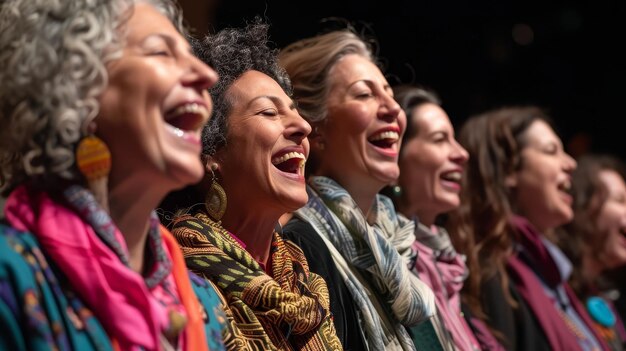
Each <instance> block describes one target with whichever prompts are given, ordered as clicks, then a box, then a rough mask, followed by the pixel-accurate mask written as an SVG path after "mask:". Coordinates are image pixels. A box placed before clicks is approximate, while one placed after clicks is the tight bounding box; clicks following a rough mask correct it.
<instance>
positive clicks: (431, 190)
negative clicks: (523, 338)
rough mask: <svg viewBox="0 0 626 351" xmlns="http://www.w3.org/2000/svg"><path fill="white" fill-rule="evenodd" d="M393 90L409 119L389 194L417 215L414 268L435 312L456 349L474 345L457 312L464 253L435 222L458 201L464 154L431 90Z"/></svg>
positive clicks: (489, 342)
mask: <svg viewBox="0 0 626 351" xmlns="http://www.w3.org/2000/svg"><path fill="white" fill-rule="evenodd" d="M394 94H395V98H396V100H397V101H398V103H399V104H400V106H402V109H403V110H404V112H405V113H406V115H407V119H408V121H407V128H406V132H405V134H404V137H403V139H402V147H401V149H400V158H399V162H398V163H399V166H400V177H399V178H398V182H397V185H396V186H395V187H393V188H392V189H394V190H395V192H393V193H392V199H394V203H395V204H396V208H397V209H398V210H399V212H401V214H402V215H404V216H406V218H416V219H417V220H419V223H418V227H417V230H416V231H415V234H416V237H417V240H416V241H415V243H414V244H413V247H414V249H415V250H416V251H417V252H418V260H417V261H416V265H415V269H416V270H417V272H418V274H419V277H420V279H421V280H422V281H423V282H425V283H426V284H427V285H428V286H430V287H431V288H432V289H433V292H434V293H435V298H436V300H435V301H436V304H437V311H438V312H439V315H440V316H441V317H442V320H443V324H444V327H445V329H446V331H447V332H448V333H449V335H450V336H451V338H452V340H453V342H454V346H455V348H456V349H457V350H478V349H480V346H479V343H478V341H477V340H476V337H475V336H474V333H473V332H472V330H471V329H470V327H469V325H468V324H467V323H466V322H465V319H464V318H463V314H462V313H461V301H460V294H461V288H462V287H463V281H464V280H465V278H466V277H467V275H468V271H467V267H466V266H465V257H463V256H462V255H459V254H458V253H457V252H456V250H455V249H454V247H453V246H452V242H451V241H450V236H449V235H448V233H447V232H446V230H445V229H444V228H443V227H440V226H438V225H437V221H438V219H441V216H442V215H444V214H446V213H447V212H449V211H451V210H453V209H455V208H457V207H458V206H459V205H460V198H459V193H460V191H461V183H460V182H461V177H462V175H463V172H464V169H465V165H466V163H467V159H468V154H467V151H466V150H465V149H464V148H463V147H462V146H461V145H459V143H458V142H457V141H456V139H455V138H454V128H453V127H452V123H451V122H450V118H449V117H448V115H447V114H446V112H445V111H444V110H443V109H442V108H441V102H440V100H439V98H438V97H437V95H436V94H435V93H434V92H432V91H430V90H428V89H424V88H420V87H415V86H409V85H401V86H397V87H394ZM480 336H481V341H482V343H483V344H484V348H485V349H489V350H496V349H498V347H500V349H501V346H499V345H498V343H497V341H495V339H493V337H492V336H491V335H490V334H489V333H486V334H485V333H483V334H481V335H480ZM485 339H486V340H485Z"/></svg>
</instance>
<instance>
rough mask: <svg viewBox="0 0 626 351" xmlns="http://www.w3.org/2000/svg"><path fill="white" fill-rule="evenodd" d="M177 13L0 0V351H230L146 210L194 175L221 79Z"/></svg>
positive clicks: (109, 3) (74, 1)
mask: <svg viewBox="0 0 626 351" xmlns="http://www.w3.org/2000/svg"><path fill="white" fill-rule="evenodd" d="M179 23H180V16H179V15H178V14H177V12H176V11H175V7H174V5H173V3H170V2H169V1H168V0H138V1H134V0H106V1H105V0H58V1H33V0H7V1H3V2H2V5H1V7H0V79H1V80H2V84H0V124H2V128H1V129H0V174H1V177H0V178H1V180H2V182H3V187H4V190H5V193H6V194H8V199H7V202H6V205H5V209H4V216H5V220H4V222H5V223H6V225H0V252H1V254H0V325H2V332H0V349H2V350H96V349H97V350H111V349H115V350H139V349H141V350H194V351H195V350H207V349H208V348H209V347H210V348H211V349H218V350H219V349H221V348H223V343H222V341H221V337H220V334H221V329H222V328H221V325H220V314H219V309H218V308H217V306H218V303H219V299H218V297H217V295H216V293H215V291H214V290H212V289H211V288H210V286H209V285H208V284H206V283H205V282H203V281H202V280H201V279H199V278H198V277H195V279H193V283H192V282H191V281H190V275H189V273H188V271H187V269H186V266H185V262H184V259H183V257H182V254H181V252H180V249H179V248H178V246H177V245H176V241H175V240H174V239H173V238H172V236H171V234H170V233H169V232H168V231H167V230H166V229H165V228H163V227H160V226H159V223H158V218H157V216H156V213H155V212H154V211H153V209H154V208H155V207H156V206H157V205H158V204H159V202H160V201H161V199H162V198H164V197H165V195H166V194H167V193H168V192H170V191H172V190H174V189H177V188H180V187H182V186H185V185H187V184H190V183H194V182H197V181H198V180H199V179H200V177H201V176H202V174H203V168H202V164H201V162H200V160H199V154H200V147H199V144H200V129H201V127H202V125H203V124H204V123H205V122H206V121H207V119H208V117H209V115H210V111H211V100H210V97H209V96H208V94H207V92H206V89H207V88H208V87H210V86H212V85H213V84H214V83H215V81H216V80H217V75H216V74H215V72H214V71H213V70H211V69H210V68H209V67H208V66H207V65H205V64H204V63H202V62H201V61H199V60H198V59H197V58H196V57H195V56H194V55H193V54H192V53H191V50H190V47H189V43H188V42H187V40H186V39H185V37H184V36H183V35H182V34H181V31H180V27H179V25H178V24H179ZM194 290H195V293H194ZM198 299H200V300H201V301H202V302H203V305H204V306H205V312H206V317H208V318H203V313H202V310H201V305H200V304H199V301H198ZM222 313H223V312H222Z"/></svg>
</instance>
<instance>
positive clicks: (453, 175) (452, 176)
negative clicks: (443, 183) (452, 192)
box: [441, 172, 462, 182]
mask: <svg viewBox="0 0 626 351" xmlns="http://www.w3.org/2000/svg"><path fill="white" fill-rule="evenodd" d="M441 177H442V178H443V179H446V180H452V181H456V182H459V181H461V178H462V177H461V172H450V173H446V174H443V175H442V176H441Z"/></svg>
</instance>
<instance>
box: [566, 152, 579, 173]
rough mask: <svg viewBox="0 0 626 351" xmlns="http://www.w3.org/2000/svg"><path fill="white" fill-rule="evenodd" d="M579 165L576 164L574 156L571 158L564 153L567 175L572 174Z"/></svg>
mask: <svg viewBox="0 0 626 351" xmlns="http://www.w3.org/2000/svg"><path fill="white" fill-rule="evenodd" d="M577 165H578V163H577V162H576V160H574V158H573V157H572V156H570V155H569V154H568V153H566V152H563V170H565V171H566V172H567V173H572V172H573V171H574V170H575V169H576V167H577Z"/></svg>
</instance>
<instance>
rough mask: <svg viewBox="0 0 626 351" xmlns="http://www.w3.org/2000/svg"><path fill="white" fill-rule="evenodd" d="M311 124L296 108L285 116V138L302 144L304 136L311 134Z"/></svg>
mask: <svg viewBox="0 0 626 351" xmlns="http://www.w3.org/2000/svg"><path fill="white" fill-rule="evenodd" d="M311 130H312V129H311V125H310V124H309V122H307V121H306V120H305V119H304V118H302V116H300V114H299V113H298V110H296V109H295V108H294V109H293V110H290V111H289V112H288V113H287V117H286V118H285V132H284V135H285V138H287V139H289V140H292V141H295V142H296V143H298V144H300V143H301V142H302V140H304V138H306V137H307V136H308V135H309V134H311Z"/></svg>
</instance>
